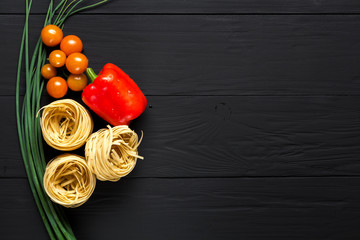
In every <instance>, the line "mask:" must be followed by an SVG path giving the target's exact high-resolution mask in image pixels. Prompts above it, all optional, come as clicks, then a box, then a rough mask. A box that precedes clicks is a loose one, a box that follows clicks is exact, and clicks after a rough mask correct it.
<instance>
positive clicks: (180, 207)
mask: <svg viewBox="0 0 360 240" xmlns="http://www.w3.org/2000/svg"><path fill="white" fill-rule="evenodd" d="M359 191H360V178H251V179H248V178H244V179H238V178H230V179H226V178H225V179H207V178H197V179H192V178H190V179H125V180H121V181H120V182H117V183H98V185H97V186H96V189H95V192H94V194H93V196H92V197H91V198H90V200H89V202H87V203H86V204H85V205H83V206H82V207H80V208H77V209H69V210H67V214H68V216H69V218H70V221H71V224H72V226H73V229H74V231H75V233H76V235H77V237H78V239H80V240H81V239H87V240H93V239H94V240H95V239H104V240H107V239H114V238H115V236H116V239H117V238H118V237H119V236H121V238H123V239H132V240H137V239H139V240H140V239H141V240H143V239H157V240H165V239H166V240H167V239H172V240H178V239H179V240H183V239H209V240H212V239H227V240H231V239H234V240H235V239H236V240H237V239H240V238H241V239H284V240H288V239H294V240H296V239H317V240H322V239H324V240H325V239H327V240H328V239H346V240H347V239H359V237H360V232H359V231H358V227H357V226H358V219H359V218H360V207H359V204H358V203H359V201H360V196H359V194H358V192H359ZM0 192H2V193H4V194H2V197H1V198H0V203H1V204H0V208H1V213H2V214H3V215H2V216H3V217H2V218H1V219H0V222H1V224H0V230H1V233H2V237H4V238H3V239H27V237H28V236H32V238H34V239H35V238H36V239H39V240H40V239H47V237H46V233H45V229H44V227H43V226H41V221H40V218H39V217H38V216H37V214H36V213H35V204H34V203H33V199H32V196H31V195H30V191H29V189H28V183H27V180H25V179H9V180H6V179H1V180H0ZM5 216H6V217H5ZM20 226H21V231H19V227H20ZM29 226H32V228H30V227H29Z"/></svg>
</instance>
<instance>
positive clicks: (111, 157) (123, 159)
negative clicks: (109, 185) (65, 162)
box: [85, 125, 143, 182]
mask: <svg viewBox="0 0 360 240" xmlns="http://www.w3.org/2000/svg"><path fill="white" fill-rule="evenodd" d="M141 140H142V135H141V138H140V140H139V138H138V135H137V134H136V133H135V132H134V131H133V130H131V129H130V128H129V127H128V126H126V125H120V126H116V127H113V128H111V127H110V126H108V128H103V129H100V130H99V131H97V132H95V133H93V134H91V136H90V137H89V139H88V140H87V142H86V145H85V158H86V161H87V163H88V165H89V167H90V169H91V171H92V172H93V173H94V174H95V175H96V178H97V179H99V180H101V181H112V182H115V181H118V180H119V179H120V178H121V177H124V176H126V175H128V174H129V173H130V172H131V171H132V170H133V169H134V167H135V165H136V160H137V159H138V158H140V159H143V157H141V156H139V155H138V150H137V148H138V146H139V145H140V143H141Z"/></svg>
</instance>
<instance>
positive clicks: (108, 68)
mask: <svg viewBox="0 0 360 240" xmlns="http://www.w3.org/2000/svg"><path fill="white" fill-rule="evenodd" d="M86 73H87V74H88V76H89V78H90V80H91V81H93V83H91V84H89V85H88V86H87V87H86V88H85V89H84V90H83V93H82V96H81V98H82V100H83V101H84V103H85V104H86V105H87V106H89V107H90V108H91V109H92V110H93V111H94V112H95V113H96V114H97V115H99V116H100V117H101V118H103V119H104V120H105V121H107V122H108V123H110V124H111V125H114V126H117V125H129V123H130V121H131V120H133V119H135V118H137V117H138V116H139V115H140V114H141V113H143V112H144V111H145V108H146V105H147V100H146V97H145V96H144V94H143V93H142V92H141V90H140V88H139V87H138V86H137V85H136V83H135V82H134V81H133V80H132V79H131V78H130V77H129V76H128V75H127V74H126V73H124V72H123V71H122V70H121V69H120V68H119V67H117V66H115V65H114V64H112V63H108V64H106V65H105V66H104V68H103V69H102V70H101V71H100V73H99V76H97V75H96V74H95V73H94V71H93V70H92V69H91V68H88V69H86Z"/></svg>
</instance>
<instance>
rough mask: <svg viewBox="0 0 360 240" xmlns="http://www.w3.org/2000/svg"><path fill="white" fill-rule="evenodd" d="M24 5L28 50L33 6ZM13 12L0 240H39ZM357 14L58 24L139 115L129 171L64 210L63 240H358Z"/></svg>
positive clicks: (196, 15) (214, 4)
mask: <svg viewBox="0 0 360 240" xmlns="http://www.w3.org/2000/svg"><path fill="white" fill-rule="evenodd" d="M33 1H34V7H33V12H32V16H31V25H30V26H31V28H30V29H31V31H32V32H31V34H30V38H31V42H32V43H34V42H35V40H36V39H37V37H38V35H39V33H40V30H41V23H42V20H43V17H44V15H43V13H44V12H45V9H46V5H47V1H45V0H41V1H39V0H33ZM24 5H25V4H24V1H22V0H13V1H0V32H1V34H2V37H1V38H0V46H1V54H2V58H1V62H0V63H1V64H0V66H1V71H2V77H1V87H0V103H1V106H2V109H3V111H4V114H2V118H1V124H0V126H1V130H2V134H3V136H2V137H1V138H0V146H1V147H2V149H1V150H2V151H1V153H0V209H1V210H0V213H1V218H0V219H1V220H0V232H1V234H2V235H1V237H0V238H1V239H28V238H31V239H47V238H48V237H47V233H46V231H45V228H44V226H43V224H42V221H41V219H40V216H39V215H38V213H37V209H36V206H35V204H34V201H33V198H32V195H31V192H30V189H29V186H28V182H27V179H26V175H25V171H24V167H23V163H22V159H21V155H20V149H19V146H18V142H17V133H16V121H15V97H14V94H15V76H16V64H17V57H18V47H19V42H20V37H21V31H22V26H23V21H24ZM359 13H360V2H359V1H355V0H344V1H335V0H329V1H323V0H291V1H285V0H240V1H239V0H225V1H221V0H194V1H176V0H171V1H170V0H154V1H147V0H136V1H111V2H110V3H108V4H106V5H105V6H103V7H100V8H97V9H93V10H90V11H87V12H85V13H82V14H79V15H76V16H73V17H72V18H71V19H70V20H69V21H68V22H66V24H65V28H64V33H65V34H66V35H67V34H77V35H78V36H80V37H81V38H82V39H83V41H84V47H85V54H86V55H87V56H88V57H89V60H90V65H91V66H92V67H93V68H94V69H95V70H97V71H98V70H100V69H101V67H102V66H103V65H104V64H105V63H107V62H113V63H116V64H118V65H119V66H121V67H122V68H123V69H124V70H125V71H126V72H127V73H129V74H130V76H132V77H133V78H134V79H135V80H136V82H137V83H138V84H139V86H140V87H141V88H142V89H143V91H144V93H145V94H146V95H147V96H148V100H149V105H151V108H150V107H149V108H148V109H147V110H146V112H145V113H144V114H143V115H142V116H141V117H140V118H139V119H137V120H135V121H134V122H133V123H132V125H131V127H132V128H134V129H135V130H136V131H140V130H143V131H144V141H143V143H142V145H141V147H140V153H141V155H143V156H144V157H145V160H143V161H139V162H138V164H137V167H136V168H135V170H134V172H132V173H131V174H130V175H129V176H127V177H126V178H124V179H122V180H120V181H119V182H117V183H103V182H98V185H97V187H96V189H95V192H94V194H93V196H92V197H91V199H90V200H89V202H88V203H86V204H85V205H84V206H81V207H80V208H77V209H68V210H66V212H67V214H68V217H69V220H70V222H71V224H72V226H73V228H74V231H75V233H76V235H77V236H78V238H79V239H121V238H124V239H125V238H126V239H156V240H162V239H164V240H165V239H166V240H168V239H179V240H180V239H191V240H192V239H209V240H210V239H286V240H288V239H316V240H317V239H359V238H360V230H359V227H358V225H359V222H360V207H359V202H360V174H359V173H360V160H359V157H360V95H359V91H360V61H359V57H358V55H359V52H360V44H359V43H360V31H359V27H360V15H359ZM70 96H71V97H74V98H75V99H79V95H77V94H70ZM49 101H51V99H50V98H49V97H48V96H47V95H46V94H44V98H43V103H47V102H49ZM95 122H96V128H101V127H104V126H105V125H106V123H105V122H104V121H102V120H100V119H98V118H96V117H95ZM81 151H82V149H80V150H78V151H77V152H78V153H81ZM46 154H47V157H48V158H49V159H51V157H53V156H55V155H56V154H58V152H56V151H54V150H52V149H50V147H47V148H46Z"/></svg>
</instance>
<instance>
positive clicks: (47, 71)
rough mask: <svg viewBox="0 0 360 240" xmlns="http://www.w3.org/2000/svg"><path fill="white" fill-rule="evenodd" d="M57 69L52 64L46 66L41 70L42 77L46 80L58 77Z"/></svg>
mask: <svg viewBox="0 0 360 240" xmlns="http://www.w3.org/2000/svg"><path fill="white" fill-rule="evenodd" d="M56 73H57V71H56V68H54V67H53V66H52V65H51V64H49V63H48V64H45V65H44V66H43V67H42V68H41V75H42V76H43V77H44V78H45V79H50V78H52V77H55V76H56Z"/></svg>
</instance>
